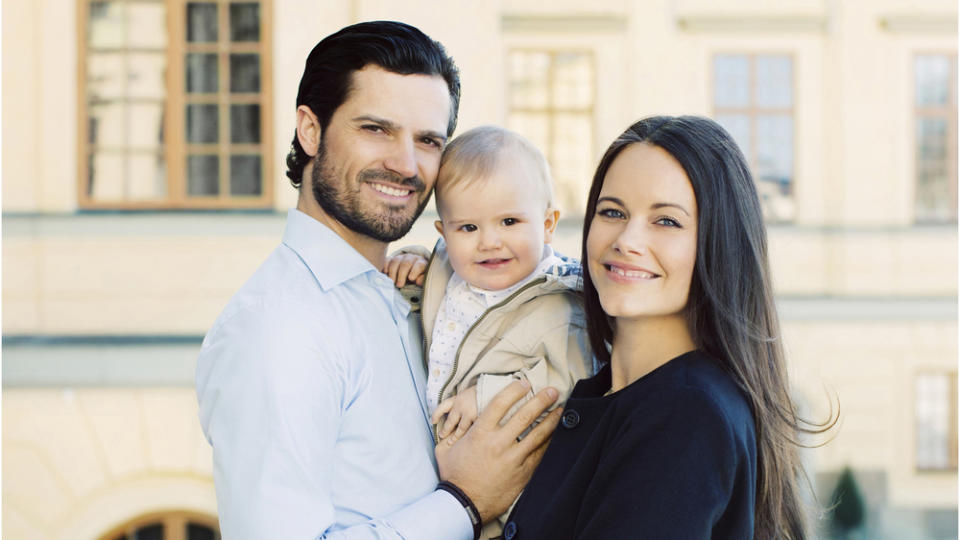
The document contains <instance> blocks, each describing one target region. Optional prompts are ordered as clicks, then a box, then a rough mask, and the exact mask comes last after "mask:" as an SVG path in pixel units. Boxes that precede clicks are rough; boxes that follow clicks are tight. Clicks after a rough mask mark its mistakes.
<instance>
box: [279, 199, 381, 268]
mask: <svg viewBox="0 0 960 540" xmlns="http://www.w3.org/2000/svg"><path fill="white" fill-rule="evenodd" d="M297 210H299V211H301V212H303V213H304V214H306V215H308V216H310V217H312V218H313V219H315V220H317V221H319V222H320V223H323V224H324V225H326V226H327V227H329V228H330V230H332V231H333V232H335V233H337V235H338V236H339V237H340V238H343V239H344V240H345V241H346V242H347V243H348V244H350V247H352V248H353V249H355V250H357V253H359V254H360V255H363V258H365V259H367V260H368V261H370V264H372V265H373V266H374V268H378V269H382V268H383V264H384V261H386V258H387V243H386V242H381V241H379V240H376V239H374V238H370V237H369V236H366V235H363V234H359V233H357V232H356V231H353V230H351V229H349V228H347V227H346V226H344V225H343V223H340V222H339V221H337V220H336V219H334V218H333V217H331V216H330V215H329V214H327V213H326V212H324V210H323V208H321V207H320V205H319V204H317V201H315V200H314V199H313V195H312V193H310V192H309V190H306V191H305V190H302V189H301V190H300V197H299V198H298V199H297Z"/></svg>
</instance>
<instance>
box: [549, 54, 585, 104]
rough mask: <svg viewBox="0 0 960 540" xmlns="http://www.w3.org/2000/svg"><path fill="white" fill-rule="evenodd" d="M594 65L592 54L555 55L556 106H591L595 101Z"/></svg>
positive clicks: (554, 95)
mask: <svg viewBox="0 0 960 540" xmlns="http://www.w3.org/2000/svg"><path fill="white" fill-rule="evenodd" d="M592 65H593V64H592V62H591V57H590V55H588V54H584V53H561V54H557V55H555V56H554V64H553V73H554V86H553V106H554V107H558V108H563V107H565V108H586V107H590V105H591V104H592V103H593V70H592Z"/></svg>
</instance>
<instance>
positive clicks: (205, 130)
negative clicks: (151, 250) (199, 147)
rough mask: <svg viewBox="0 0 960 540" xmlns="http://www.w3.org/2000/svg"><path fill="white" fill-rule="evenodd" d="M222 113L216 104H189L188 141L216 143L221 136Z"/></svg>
mask: <svg viewBox="0 0 960 540" xmlns="http://www.w3.org/2000/svg"><path fill="white" fill-rule="evenodd" d="M219 119H220V114H219V111H218V110H217V106H216V105H209V104H190V105H187V142H190V143H215V142H217V141H218V140H219V139H220V137H219V135H220V123H219Z"/></svg>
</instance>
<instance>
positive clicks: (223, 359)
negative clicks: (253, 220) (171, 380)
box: [197, 307, 472, 540]
mask: <svg viewBox="0 0 960 540" xmlns="http://www.w3.org/2000/svg"><path fill="white" fill-rule="evenodd" d="M309 316H310V315H309V312H308V311H306V310H299V311H296V310H290V309H286V310H283V311H280V310H276V309H268V308H259V307H258V308H256V309H245V310H241V311H240V312H239V313H237V314H236V315H235V316H233V317H232V318H230V319H228V320H227V321H226V322H225V323H224V324H222V325H221V326H219V327H217V328H216V329H215V330H214V331H212V332H211V335H210V336H208V338H207V340H205V342H204V345H203V347H202V350H201V354H200V359H199V361H198V367H197V393H198V399H199V403H200V420H201V424H202V426H203V428H204V433H205V434H206V436H207V439H208V440H209V442H210V444H211V445H212V447H213V475H214V483H215V487H216V492H217V505H218V513H219V517H220V526H221V533H222V535H223V537H224V538H230V539H241V540H243V539H251V540H253V539H262V538H284V539H291V540H293V539H301V538H302V539H314V538H329V539H344V540H346V539H400V538H406V539H409V540H419V539H423V540H431V539H437V540H440V539H447V538H472V528H471V526H470V521H469V518H468V516H467V514H466V511H465V510H464V509H463V508H462V507H461V506H460V505H459V503H457V501H456V500H455V499H454V498H453V497H452V496H450V495H449V494H447V493H445V492H433V493H430V494H427V495H426V496H424V497H422V498H421V499H419V500H416V501H412V502H411V503H410V504H409V505H407V506H404V507H402V508H400V509H399V510H397V511H395V512H393V513H392V514H390V515H386V516H374V517H373V518H372V519H370V520H369V521H366V522H362V523H359V524H356V525H354V526H351V527H348V528H338V527H337V525H336V516H335V507H334V501H333V500H332V495H331V486H330V481H331V478H332V470H331V466H332V464H333V463H335V453H334V451H335V445H336V440H337V433H338V428H339V424H340V419H341V413H342V412H343V410H344V408H345V406H346V404H347V403H349V402H350V399H351V384H350V380H351V373H350V371H349V363H348V362H347V361H345V360H346V359H344V358H342V356H343V355H342V353H340V352H339V351H337V350H336V348H335V345H332V344H330V343H329V342H325V341H324V340H323V339H322V338H317V337H316V336H311V335H310V333H309V331H308V327H309V325H307V324H304V322H303V320H302V317H309ZM398 451H399V450H398Z"/></svg>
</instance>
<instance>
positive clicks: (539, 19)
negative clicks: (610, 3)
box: [500, 14, 629, 34]
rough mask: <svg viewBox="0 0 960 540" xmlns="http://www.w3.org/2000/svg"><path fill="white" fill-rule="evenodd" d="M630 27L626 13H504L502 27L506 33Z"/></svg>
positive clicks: (583, 31) (587, 31)
mask: <svg viewBox="0 0 960 540" xmlns="http://www.w3.org/2000/svg"><path fill="white" fill-rule="evenodd" d="M628 27H629V24H628V21H627V17H626V16H624V15H586V14H585V15H546V16H544V15H504V16H503V17H501V19H500V29H501V31H502V32H504V33H511V32H518V33H519V32H532V33H565V34H571V33H572V34H594V33H607V34H609V33H621V32H626V31H627V28H628Z"/></svg>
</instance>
